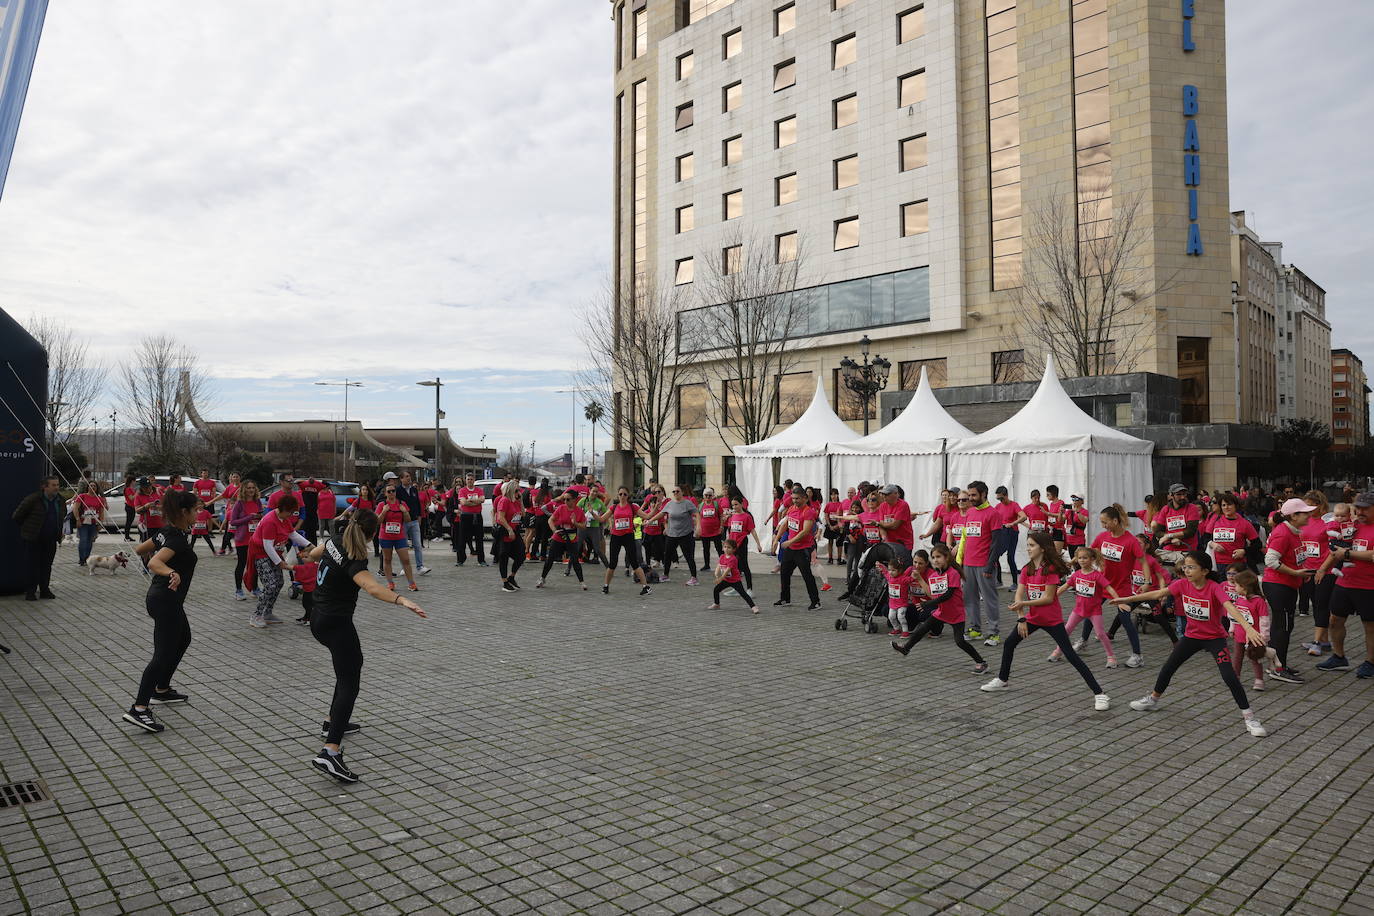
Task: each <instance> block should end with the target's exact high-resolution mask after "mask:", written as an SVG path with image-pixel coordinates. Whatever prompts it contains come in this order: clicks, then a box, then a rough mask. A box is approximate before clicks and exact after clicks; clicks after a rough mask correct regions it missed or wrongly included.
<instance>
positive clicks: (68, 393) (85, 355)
mask: <svg viewBox="0 0 1374 916" xmlns="http://www.w3.org/2000/svg"><path fill="white" fill-rule="evenodd" d="M26 327H27V329H28V332H29V333H30V334H32V335H33V337H34V339H35V340H37V341H38V342H39V343H40V344H42V345H43V349H45V350H47V351H48V431H49V437H50V439H53V440H56V439H57V438H59V435H60V436H62V437H67V436H70V435H71V434H72V433H74V432H75V431H76V429H77V427H78V426H80V425H81V424H82V423H89V422H90V420H91V418H92V417H93V416H94V412H95V410H96V400H97V399H98V398H99V397H100V395H101V394H102V393H103V391H104V388H105V367H104V366H102V365H100V363H99V362H98V361H97V360H96V359H95V358H94V357H92V356H91V354H90V350H89V348H88V346H87V342H86V339H85V338H83V337H81V336H79V335H78V334H77V333H76V331H75V330H73V329H72V328H71V327H69V326H68V325H66V324H64V323H62V322H61V321H59V320H58V319H56V318H54V317H52V316H51V315H31V316H29V320H28V322H27V323H26Z"/></svg>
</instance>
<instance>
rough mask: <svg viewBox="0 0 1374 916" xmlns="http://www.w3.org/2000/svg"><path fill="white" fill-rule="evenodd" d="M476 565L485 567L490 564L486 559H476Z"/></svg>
mask: <svg viewBox="0 0 1374 916" xmlns="http://www.w3.org/2000/svg"><path fill="white" fill-rule="evenodd" d="M477 565H478V566H481V567H483V568H485V567H488V566H490V565H491V564H490V563H488V562H487V561H486V560H478V561H477Z"/></svg>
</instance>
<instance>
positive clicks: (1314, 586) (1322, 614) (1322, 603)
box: [1298, 572, 1336, 628]
mask: <svg viewBox="0 0 1374 916" xmlns="http://www.w3.org/2000/svg"><path fill="white" fill-rule="evenodd" d="M1335 587H1336V577H1335V576H1334V575H1332V574H1331V573H1329V572H1328V573H1327V574H1326V575H1324V576H1322V580H1321V581H1320V582H1313V581H1312V580H1311V579H1307V580H1305V581H1304V582H1303V583H1302V588H1300V589H1298V594H1299V596H1301V597H1302V598H1303V599H1304V600H1305V601H1310V602H1311V605H1312V625H1313V626H1315V627H1323V628H1325V627H1329V626H1331V590H1332V589H1334V588H1335Z"/></svg>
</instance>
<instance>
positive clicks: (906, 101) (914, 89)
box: [897, 70, 926, 108]
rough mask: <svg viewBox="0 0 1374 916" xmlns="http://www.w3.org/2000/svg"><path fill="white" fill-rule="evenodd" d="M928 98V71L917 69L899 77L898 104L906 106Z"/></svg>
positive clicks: (902, 106)
mask: <svg viewBox="0 0 1374 916" xmlns="http://www.w3.org/2000/svg"><path fill="white" fill-rule="evenodd" d="M925 100H926V72H925V71H924V70H917V71H916V72H915V73H908V74H907V75H906V76H901V77H898V78H897V105H898V107H901V108H906V107H907V106H908V105H915V104H916V103H917V102H924V101H925Z"/></svg>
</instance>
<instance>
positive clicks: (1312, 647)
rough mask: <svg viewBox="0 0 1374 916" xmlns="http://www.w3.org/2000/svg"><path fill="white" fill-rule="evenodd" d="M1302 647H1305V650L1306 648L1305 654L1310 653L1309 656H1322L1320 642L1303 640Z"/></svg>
mask: <svg viewBox="0 0 1374 916" xmlns="http://www.w3.org/2000/svg"><path fill="white" fill-rule="evenodd" d="M1302 647H1303V648H1304V649H1306V650H1307V654H1308V655H1310V656H1312V657H1313V658H1321V656H1322V647H1321V643H1315V642H1305V643H1303V644H1302Z"/></svg>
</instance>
